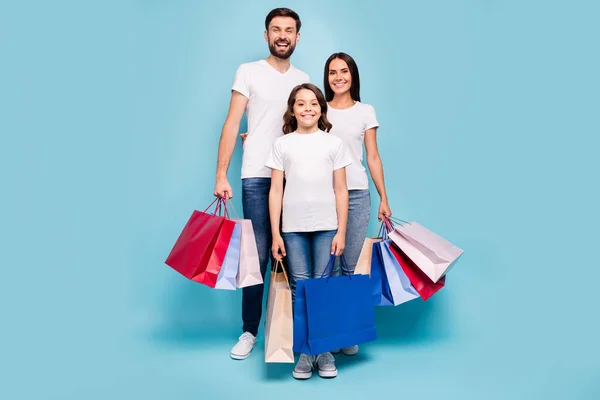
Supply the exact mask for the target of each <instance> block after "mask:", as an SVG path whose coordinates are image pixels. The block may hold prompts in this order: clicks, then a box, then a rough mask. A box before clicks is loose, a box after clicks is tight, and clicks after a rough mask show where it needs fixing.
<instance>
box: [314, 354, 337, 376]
mask: <svg viewBox="0 0 600 400" xmlns="http://www.w3.org/2000/svg"><path fill="white" fill-rule="evenodd" d="M317 369H318V370H319V376H320V377H321V378H335V377H336V376H337V368H336V367H335V359H334V358H333V355H332V354H331V353H322V354H319V355H318V356H317Z"/></svg>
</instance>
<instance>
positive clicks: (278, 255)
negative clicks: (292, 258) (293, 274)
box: [271, 236, 285, 261]
mask: <svg viewBox="0 0 600 400" xmlns="http://www.w3.org/2000/svg"><path fill="white" fill-rule="evenodd" d="M271 252H272V253H273V258H275V259H276V260H279V261H281V260H283V257H285V245H284V243H283V238H282V237H281V236H277V237H275V236H274V237H273V245H272V246H271Z"/></svg>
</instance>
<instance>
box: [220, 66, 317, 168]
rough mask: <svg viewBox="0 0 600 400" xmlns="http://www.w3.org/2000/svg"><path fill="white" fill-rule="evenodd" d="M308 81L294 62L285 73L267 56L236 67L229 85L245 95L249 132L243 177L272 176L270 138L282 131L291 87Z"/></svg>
mask: <svg viewBox="0 0 600 400" xmlns="http://www.w3.org/2000/svg"><path fill="white" fill-rule="evenodd" d="M309 81H310V78H309V76H308V74H306V73H305V72H303V71H300V70H299V69H297V68H295V67H294V66H293V65H290V67H289V69H288V70H287V71H286V72H285V73H284V74H282V73H280V72H279V71H277V70H276V69H275V68H273V67H271V65H269V63H268V62H267V61H266V60H260V61H254V62H250V63H245V64H242V65H240V66H239V67H238V69H237V72H236V74H235V79H234V82H233V87H232V89H233V90H235V91H236V92H239V93H241V94H242V95H244V96H245V97H246V98H248V105H247V106H246V116H247V118H248V136H247V137H246V140H245V141H244V152H243V155H242V179H244V178H269V177H271V170H270V169H269V168H267V167H265V160H266V159H267V156H268V155H269V151H270V150H271V146H272V145H273V141H274V140H275V139H276V138H278V137H280V136H281V135H283V130H282V129H283V114H284V113H285V111H286V109H287V100H288V97H289V96H290V92H291V91H292V89H293V88H294V87H296V86H297V85H300V84H302V83H306V82H309Z"/></svg>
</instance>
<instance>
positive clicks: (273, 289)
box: [265, 261, 294, 363]
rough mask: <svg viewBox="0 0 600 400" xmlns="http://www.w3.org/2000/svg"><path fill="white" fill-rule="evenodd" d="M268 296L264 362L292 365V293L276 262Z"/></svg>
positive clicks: (283, 269)
mask: <svg viewBox="0 0 600 400" xmlns="http://www.w3.org/2000/svg"><path fill="white" fill-rule="evenodd" d="M278 270H279V271H278ZM268 296H269V297H268V299H267V315H266V318H265V362H267V363H293V362H294V351H293V350H292V347H293V345H294V319H293V316H292V292H291V290H290V283H289V280H288V277H287V274H286V272H285V268H284V267H283V263H282V262H281V261H276V262H275V265H274V266H273V268H272V270H271V282H270V284H269V294H268Z"/></svg>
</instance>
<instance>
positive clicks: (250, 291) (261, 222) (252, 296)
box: [242, 178, 273, 336]
mask: <svg viewBox="0 0 600 400" xmlns="http://www.w3.org/2000/svg"><path fill="white" fill-rule="evenodd" d="M270 189H271V179H270V178H245V179H242V207H243V209H244V218H246V219H249V220H251V221H252V227H253V228H254V236H255V238H256V247H257V249H258V260H259V263H260V273H261V274H262V277H263V281H264V278H265V273H266V271H267V265H268V264H269V261H270V260H271V261H272V258H273V257H272V255H271V244H272V236H271V219H270V217H269V190H270ZM263 292H264V284H260V285H254V286H249V287H245V288H243V289H242V321H243V323H244V325H243V327H242V329H243V331H244V332H250V333H251V334H253V335H254V336H256V334H257V333H258V327H259V326H260V318H261V316H262V306H263Z"/></svg>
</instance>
